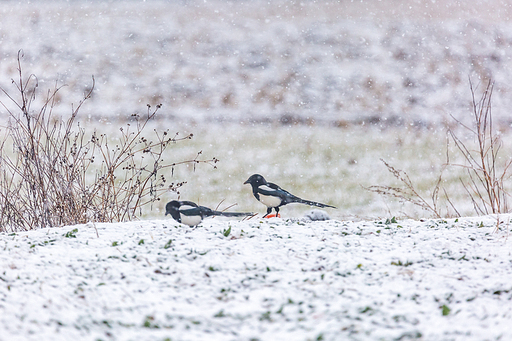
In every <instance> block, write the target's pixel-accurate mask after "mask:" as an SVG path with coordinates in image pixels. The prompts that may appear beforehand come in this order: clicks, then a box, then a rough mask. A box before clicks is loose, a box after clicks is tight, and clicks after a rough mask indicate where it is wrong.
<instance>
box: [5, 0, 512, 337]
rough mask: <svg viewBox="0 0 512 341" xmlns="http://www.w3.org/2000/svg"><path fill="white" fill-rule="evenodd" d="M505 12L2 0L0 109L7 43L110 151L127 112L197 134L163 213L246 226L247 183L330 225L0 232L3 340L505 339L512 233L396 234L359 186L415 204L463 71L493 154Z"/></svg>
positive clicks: (418, 6) (295, 212)
mask: <svg viewBox="0 0 512 341" xmlns="http://www.w3.org/2000/svg"><path fill="white" fill-rule="evenodd" d="M390 4H391V5H390ZM511 8H512V7H510V6H509V5H508V3H507V1H472V2H461V1H429V0H428V1H427V0H419V1H414V2H411V1H392V2H389V1H387V2H386V1H372V2H368V1H340V2H336V1H334V2H333V1H330V2H327V1H303V2H291V1H276V2H274V1H272V2H269V1H248V2H239V1H176V2H175V1H144V2H141V1H108V2H107V1H38V2H24V1H2V5H1V6H0V86H1V87H2V88H3V89H5V90H6V91H7V92H8V93H9V94H10V95H12V96H14V95H15V92H16V91H15V89H14V87H13V85H12V84H11V78H16V77H17V71H16V68H17V63H16V55H17V53H18V51H19V50H20V49H21V50H23V52H24V57H23V58H22V63H23V64H22V66H23V69H24V70H25V72H26V75H27V76H28V74H35V75H36V76H37V80H38V85H39V87H38V89H40V90H41V92H42V94H44V93H45V92H46V91H47V89H48V88H51V87H52V86H53V84H54V82H55V81H57V84H58V85H62V84H66V86H65V87H63V88H62V89H61V91H60V92H59V96H58V97H57V102H58V103H57V104H58V105H57V106H56V107H55V109H54V110H55V112H57V113H59V114H60V113H69V112H70V111H71V103H74V104H75V105H76V104H77V103H78V101H79V100H80V99H81V97H82V94H83V92H84V91H87V90H88V89H90V86H91V83H92V78H91V76H92V75H93V76H94V77H95V80H96V86H95V91H94V92H93V95H92V98H91V99H90V100H89V101H88V102H86V104H85V105H84V106H83V108H82V110H81V111H80V116H79V118H78V120H79V121H80V122H81V124H82V126H84V127H86V128H87V129H90V131H92V130H94V129H98V130H102V129H103V130H106V131H108V132H109V134H111V135H109V136H111V138H115V136H113V135H114V134H113V132H114V131H117V128H118V127H119V124H120V123H123V124H124V123H126V122H128V121H127V118H129V116H130V115H131V114H132V113H136V112H144V111H145V110H146V104H147V103H149V104H152V105H155V104H158V103H163V107H162V109H161V110H160V112H159V114H160V115H159V117H158V122H157V124H158V128H159V129H169V130H170V131H171V132H175V131H179V132H180V133H181V134H183V135H185V134H188V133H194V135H195V137H194V139H193V140H192V141H190V143H187V144H177V145H176V146H173V148H172V150H171V153H170V154H169V155H165V157H166V158H167V159H168V160H170V161H171V162H173V161H181V160H186V159H190V158H193V157H194V156H195V155H196V153H197V152H198V151H200V150H202V151H203V155H204V158H206V159H207V158H211V157H216V158H218V159H220V161H221V162H220V163H219V164H218V165H217V167H218V168H217V169H216V170H212V169H211V168H209V167H208V166H203V165H201V166H198V167H197V170H196V171H195V172H192V171H191V170H192V168H193V167H186V166H184V167H182V168H177V169H176V172H175V173H174V178H173V180H172V181H187V184H186V186H185V187H183V189H182V192H181V199H183V200H194V201H197V202H199V203H200V204H203V205H206V206H211V207H214V206H215V205H217V204H219V202H221V201H222V200H224V202H221V203H222V206H223V207H225V206H228V205H231V204H233V203H237V204H238V206H236V207H234V208H233V209H232V210H244V211H245V210H255V211H256V210H258V212H261V211H260V210H262V206H261V204H258V203H257V202H256V201H255V200H254V198H252V197H251V195H250V189H249V188H248V187H245V188H244V187H243V185H242V183H243V181H244V180H245V179H246V178H247V177H248V176H249V175H250V174H252V173H255V172H260V173H262V174H264V175H265V176H266V177H267V178H268V179H269V180H270V181H274V182H277V183H279V184H280V185H282V186H283V187H284V188H286V189H289V190H290V191H291V192H292V193H294V194H297V195H299V196H301V197H304V198H307V199H311V200H317V201H322V202H326V203H329V204H333V205H335V206H337V207H339V210H330V211H329V214H330V215H331V216H332V217H333V218H335V219H336V220H330V221H325V222H319V221H316V222H307V221H302V220H297V219H287V218H288V217H299V216H302V215H303V214H304V212H305V211H306V210H307V208H305V207H303V206H300V205H298V206H290V207H286V208H285V209H283V211H282V212H283V213H282V214H283V217H284V218H283V219H269V220H262V219H260V218H253V219H250V220H247V221H236V220H225V219H220V218H214V219H208V220H205V221H204V222H203V224H202V225H201V226H199V227H198V228H195V229H191V228H188V227H184V226H180V225H179V224H177V223H175V222H174V221H173V220H171V219H169V220H149V217H148V216H144V217H145V218H148V220H143V221H140V222H130V223H119V224H99V223H98V224H96V225H93V224H90V225H81V226H69V227H55V228H49V229H40V230H36V231H29V232H17V233H15V234H10V233H1V234H0V340H1V341H11V340H70V339H80V340H81V339H87V340H166V339H170V340H347V339H352V340H375V339H384V340H392V339H398V340H408V339H423V340H497V339H500V340H508V339H512V331H511V328H510V325H511V323H512V307H511V305H510V301H511V300H512V284H511V283H512V267H511V265H512V264H511V253H510V250H511V248H510V242H509V240H508V238H509V233H510V232H509V231H510V226H509V225H508V224H507V223H505V221H506V222H509V221H510V217H508V216H507V217H504V216H503V217H501V220H503V221H504V222H503V223H502V224H500V229H499V230H497V231H495V229H496V219H495V218H493V217H482V218H459V220H458V221H455V220H447V221H441V220H424V221H413V220H399V221H398V222H395V221H394V220H393V219H391V217H392V216H393V215H398V214H400V210H401V209H402V208H403V206H400V205H398V204H395V203H392V202H388V201H387V199H386V198H384V199H383V198H375V197H373V196H371V195H369V194H368V192H366V191H365V190H364V189H363V188H362V187H361V185H362V186H371V185H385V184H390V180H392V178H391V179H390V176H389V174H388V173H387V171H386V170H385V168H384V167H382V165H381V164H380V161H379V159H380V158H383V159H385V160H387V161H389V162H391V163H392V164H393V165H394V166H396V167H397V168H401V169H405V170H407V171H408V172H409V175H410V176H411V179H412V180H413V182H414V183H415V184H416V183H418V185H419V186H418V187H419V190H420V192H421V191H423V192H422V193H426V197H427V198H428V197H429V193H430V192H429V191H430V189H431V188H432V185H431V183H435V180H436V179H437V176H438V174H439V172H440V170H441V169H442V167H443V162H444V161H445V152H444V148H443V147H444V146H445V127H446V126H450V125H453V122H454V121H453V120H452V118H451V117H450V115H453V116H455V117H456V118H457V119H459V120H462V121H465V122H466V119H467V118H471V115H470V112H469V111H468V102H469V100H470V93H469V87H468V81H467V79H468V77H471V78H472V79H473V80H474V81H475V84H480V88H479V90H481V89H482V84H485V82H486V81H487V80H488V79H490V78H492V79H494V80H496V87H495V92H494V97H493V98H494V101H493V113H494V115H495V117H496V120H495V123H498V124H497V128H499V129H500V130H502V131H503V132H505V133H504V134H502V135H501V136H502V137H503V140H504V148H503V151H504V155H510V152H509V150H510V147H509V146H510V143H508V142H509V141H511V140H512V135H511V134H510V133H507V131H508V132H510V129H509V128H510V121H511V120H510V112H509V110H510V107H511V104H512V97H511V96H510V94H511V93H512V87H511V84H510V81H509V80H510V78H511V77H512V74H511V72H512V58H511V56H512V43H511V42H512V33H511V32H512V29H511V24H510V17H511V16H512V11H511ZM13 92H14V93H13ZM42 94H41V93H40V94H39V95H38V97H37V99H36V103H34V105H33V109H34V110H35V111H36V112H37V110H38V109H39V108H40V107H38V104H39V102H37V101H40V100H42V99H43V98H44V95H42ZM0 100H1V101H2V104H3V105H6V107H7V108H14V106H13V105H12V103H9V100H8V99H7V97H6V96H4V95H2V96H1V97H0ZM1 108H2V109H1V110H2V111H0V114H1V117H0V119H3V118H5V117H6V113H5V110H4V109H5V107H3V106H1ZM368 123H370V124H368ZM390 126H397V127H398V128H393V129H391V128H390ZM470 142H471V141H470ZM504 159H505V158H504ZM505 162H506V160H505ZM379 165H380V166H379ZM447 173H448V174H446V178H447V180H446V181H451V182H450V183H455V182H458V175H457V174H455V172H452V170H450V171H449V172H447ZM450 177H451V178H452V179H450ZM244 191H245V192H244ZM460 193H462V194H464V191H461V192H460ZM460 193H459V194H460ZM450 194H453V195H454V196H457V195H458V194H457V193H455V190H453V191H451V190H450ZM174 195H175V194H172V193H170V194H169V196H168V197H165V196H164V200H170V199H175V197H174ZM460 198H461V196H459V197H456V199H460ZM466 199H467V198H466ZM457 203H461V202H460V201H458V202H457ZM461 204H462V205H463V209H462V210H461V212H463V214H466V212H468V210H467V207H468V206H469V212H471V209H472V207H471V201H466V202H464V201H462V203H461ZM162 208H163V205H161V207H156V210H155V211H154V215H153V216H152V217H151V218H154V217H160V216H161V215H162ZM404 211H407V212H408V213H409V214H410V215H412V216H420V214H421V213H418V211H414V210H413V211H411V210H409V209H407V210H404ZM411 212H413V213H412V214H411ZM422 213H424V212H422ZM406 214H407V213H406ZM382 216H386V217H389V219H390V220H388V221H386V219H384V220H381V221H375V220H374V218H375V217H382ZM353 217H356V218H357V220H361V218H365V219H366V220H365V221H352V218H353ZM505 218H506V219H505ZM228 231H229V233H228Z"/></svg>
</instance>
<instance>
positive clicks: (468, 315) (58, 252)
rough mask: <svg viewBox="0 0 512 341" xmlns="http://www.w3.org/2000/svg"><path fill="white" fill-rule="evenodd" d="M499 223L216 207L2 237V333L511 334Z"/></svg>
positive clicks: (508, 273) (209, 336)
mask: <svg viewBox="0 0 512 341" xmlns="http://www.w3.org/2000/svg"><path fill="white" fill-rule="evenodd" d="M507 219H508V218H507ZM500 228H501V230H499V231H497V232H495V231H494V230H495V229H496V220H495V218H492V217H484V218H471V219H470V218H465V219H459V220H458V221H455V220H449V221H440V220H428V221H424V222H418V221H412V220H408V221H398V222H395V221H394V220H393V221H381V222H376V221H374V222H369V221H366V222H349V221H336V220H331V221H316V222H311V221H309V222H308V221H305V220H281V219H276V218H273V219H268V220H261V219H260V218H253V219H251V220H248V221H236V220H223V219H219V218H214V219H208V220H205V221H204V222H203V224H202V225H200V226H199V227H198V228H195V229H191V228H188V227H184V226H182V225H179V224H177V223H175V222H174V221H173V220H154V221H141V222H131V223H124V224H96V225H93V224H88V225H80V226H70V227H64V228H52V229H41V230H36V231H30V232H20V233H16V234H0V266H1V272H0V330H1V331H2V332H1V333H0V340H6V341H7V340H72V339H81V340H98V339H101V340H164V339H167V338H168V339H171V340H347V339H353V340H375V339H384V340H391V339H401V340H406V339H415V338H418V339H423V340H456V339H457V340H484V339H485V340H495V339H498V338H500V337H501V340H507V339H511V338H512V331H511V329H510V324H511V322H512V306H511V305H510V300H511V298H512V284H511V283H512V268H511V263H510V259H511V258H510V250H511V248H510V241H509V240H508V233H509V232H507V231H506V230H509V229H510V226H508V225H506V224H504V223H502V224H501V225H500ZM229 229H230V231H229V234H228V232H227V231H226V230H229ZM225 235H227V236H225Z"/></svg>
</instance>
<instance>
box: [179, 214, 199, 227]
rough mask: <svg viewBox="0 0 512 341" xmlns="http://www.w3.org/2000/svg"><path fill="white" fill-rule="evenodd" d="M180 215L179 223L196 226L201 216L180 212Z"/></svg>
mask: <svg viewBox="0 0 512 341" xmlns="http://www.w3.org/2000/svg"><path fill="white" fill-rule="evenodd" d="M180 216H181V223H182V224H185V225H188V226H196V225H199V223H200V222H201V220H202V219H201V216H198V215H194V216H186V215H184V214H180Z"/></svg>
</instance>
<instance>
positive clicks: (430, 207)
mask: <svg viewBox="0 0 512 341" xmlns="http://www.w3.org/2000/svg"><path fill="white" fill-rule="evenodd" d="M381 161H382V162H383V163H384V165H386V167H387V169H388V171H389V172H390V173H391V174H393V176H394V177H395V178H396V179H397V180H398V181H400V183H401V184H402V186H401V187H393V186H370V187H368V188H366V189H367V190H369V191H371V192H374V193H377V194H381V195H384V196H389V197H393V198H397V199H398V200H399V201H401V202H409V203H411V204H414V205H416V206H418V207H421V208H422V209H424V210H426V211H429V212H431V213H432V214H433V215H434V216H435V217H437V218H441V214H440V211H439V208H438V204H437V203H438V199H439V188H440V183H441V176H439V179H438V181H437V183H436V186H435V188H434V191H433V192H432V196H431V201H432V202H431V203H429V202H428V201H427V200H426V199H424V198H423V197H422V196H421V195H420V194H419V193H418V191H416V189H415V188H414V185H413V183H412V181H411V179H410V178H409V176H408V175H407V173H406V172H405V171H403V170H400V169H396V168H394V167H393V166H391V165H390V164H388V163H387V162H386V161H384V160H383V159H381Z"/></svg>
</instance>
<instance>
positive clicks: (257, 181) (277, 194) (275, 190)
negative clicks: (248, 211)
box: [244, 174, 336, 218]
mask: <svg viewBox="0 0 512 341" xmlns="http://www.w3.org/2000/svg"><path fill="white" fill-rule="evenodd" d="M244 184H250V185H251V186H252V194H254V196H255V197H256V199H258V201H259V202H261V203H262V204H264V205H265V206H267V214H265V215H264V216H263V218H265V217H266V216H268V215H269V214H270V213H271V212H272V208H273V209H274V210H275V211H276V216H278V214H279V207H281V206H284V205H287V204H291V203H299V204H305V205H309V206H316V207H331V208H336V207H334V206H331V205H326V204H322V203H319V202H315V201H309V200H304V199H301V198H299V197H296V196H295V195H293V194H291V193H289V192H287V191H285V190H284V189H282V188H281V187H279V186H278V185H276V184H273V183H271V182H267V180H265V178H264V177H263V176H261V175H259V174H253V175H251V176H250V177H249V179H247V181H246V182H244Z"/></svg>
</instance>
